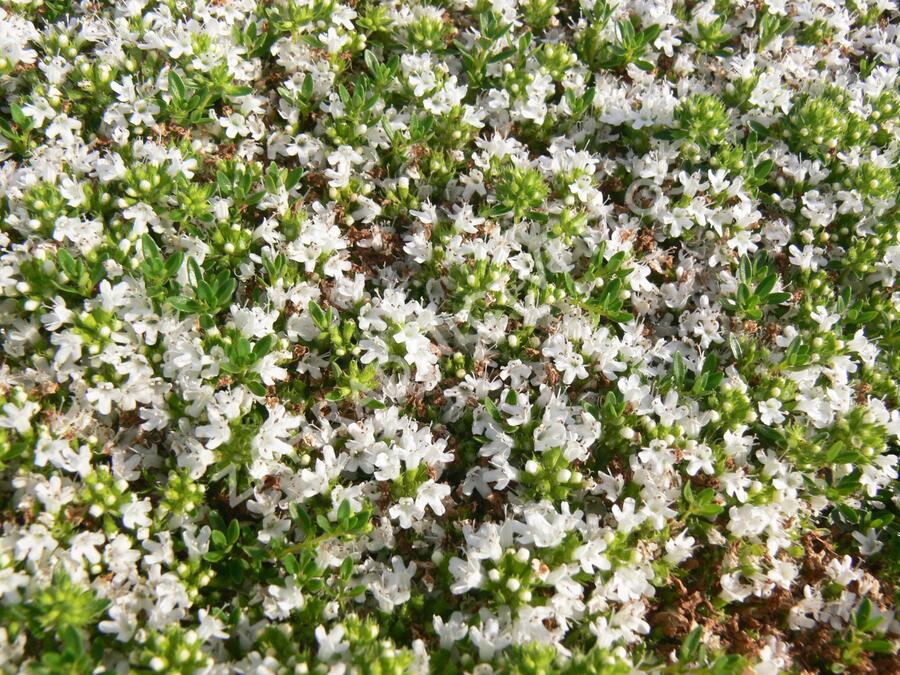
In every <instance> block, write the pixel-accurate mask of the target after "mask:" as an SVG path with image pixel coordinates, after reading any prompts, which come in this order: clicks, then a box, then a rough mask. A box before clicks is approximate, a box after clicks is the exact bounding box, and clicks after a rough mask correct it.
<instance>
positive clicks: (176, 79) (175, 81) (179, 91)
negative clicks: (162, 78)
mask: <svg viewBox="0 0 900 675" xmlns="http://www.w3.org/2000/svg"><path fill="white" fill-rule="evenodd" d="M169 93H171V94H172V95H173V96H174V97H176V98H177V100H184V97H185V94H186V93H187V89H186V87H185V86H184V80H182V79H181V76H180V75H179V74H178V73H176V72H175V71H174V70H170V71H169Z"/></svg>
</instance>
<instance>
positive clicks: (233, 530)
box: [228, 518, 241, 546]
mask: <svg viewBox="0 0 900 675" xmlns="http://www.w3.org/2000/svg"><path fill="white" fill-rule="evenodd" d="M240 538H241V525H240V523H238V521H237V519H236V518H235V519H234V520H232V521H231V522H230V523H229V524H228V543H229V544H230V545H231V546H234V545H235V544H236V543H237V540H238V539H240Z"/></svg>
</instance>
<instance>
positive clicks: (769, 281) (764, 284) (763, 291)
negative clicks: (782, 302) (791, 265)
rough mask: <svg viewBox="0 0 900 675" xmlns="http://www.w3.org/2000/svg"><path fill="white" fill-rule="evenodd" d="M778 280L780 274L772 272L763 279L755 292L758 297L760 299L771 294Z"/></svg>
mask: <svg viewBox="0 0 900 675" xmlns="http://www.w3.org/2000/svg"><path fill="white" fill-rule="evenodd" d="M777 282H778V275H777V274H770V275H769V276H767V277H766V278H765V279H763V280H762V281H760V282H759V284H758V285H757V287H756V291H755V292H754V295H756V297H758V298H760V299H763V298H766V297H767V296H768V295H769V293H771V292H772V289H773V288H775V284H776V283H777Z"/></svg>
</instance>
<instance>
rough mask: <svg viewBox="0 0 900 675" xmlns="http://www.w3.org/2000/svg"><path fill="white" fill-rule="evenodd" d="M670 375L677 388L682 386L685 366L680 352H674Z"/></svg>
mask: <svg viewBox="0 0 900 675" xmlns="http://www.w3.org/2000/svg"><path fill="white" fill-rule="evenodd" d="M672 375H673V377H674V378H675V383H676V384H677V385H678V386H681V385H683V384H684V380H685V378H686V377H687V366H686V365H685V363H684V358H682V356H681V353H680V352H676V353H675V357H674V358H673V359H672Z"/></svg>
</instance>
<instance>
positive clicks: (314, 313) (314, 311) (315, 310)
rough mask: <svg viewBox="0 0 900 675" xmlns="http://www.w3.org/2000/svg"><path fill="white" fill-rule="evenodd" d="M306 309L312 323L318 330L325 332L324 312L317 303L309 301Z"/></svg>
mask: <svg viewBox="0 0 900 675" xmlns="http://www.w3.org/2000/svg"><path fill="white" fill-rule="evenodd" d="M307 307H308V309H309V315H310V316H311V317H312V320H313V323H314V324H316V326H317V327H318V329H319V330H326V329H327V328H328V322H327V321H326V320H325V311H324V310H323V309H322V308H321V307H320V306H319V303H318V302H316V301H315V300H310V301H309V305H308V306H307Z"/></svg>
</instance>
